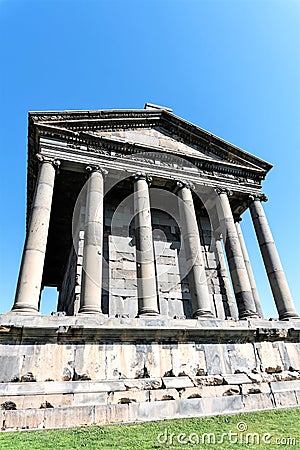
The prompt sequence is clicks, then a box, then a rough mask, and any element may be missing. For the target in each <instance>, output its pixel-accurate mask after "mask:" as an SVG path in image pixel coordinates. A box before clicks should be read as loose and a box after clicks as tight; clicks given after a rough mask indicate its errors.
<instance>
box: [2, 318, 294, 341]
mask: <svg viewBox="0 0 300 450" xmlns="http://www.w3.org/2000/svg"><path fill="white" fill-rule="evenodd" d="M36 338H38V339H39V341H40V342H45V341H46V342H53V343H56V342H59V343H63V342H73V341H74V340H81V341H83V342H91V341H95V340H103V339H109V340H111V341H116V340H121V341H133V342H136V341H143V342H145V341H153V340H154V341H158V342H161V341H164V340H173V341H176V342H186V341H187V340H189V339H197V340H198V342H206V341H208V340H209V342H211V343H214V342H216V343H221V342H260V341H275V340H277V341H278V340H284V341H298V340H299V338H300V321H299V320H291V321H268V320H262V319H260V320H258V319H257V320H253V319H252V320H222V319H208V320H203V319H202V320H200V319H197V320H196V319H193V320H184V319H176V320H175V319H169V318H164V317H162V316H160V317H155V318H136V319H128V318H109V317H101V318H97V317H84V316H39V315H37V316H23V315H21V314H20V315H18V314H13V313H7V314H3V315H0V342H19V341H20V340H21V341H22V342H31V341H32V340H34V339H36Z"/></svg>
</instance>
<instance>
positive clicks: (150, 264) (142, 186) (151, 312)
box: [134, 173, 159, 316]
mask: <svg viewBox="0 0 300 450" xmlns="http://www.w3.org/2000/svg"><path fill="white" fill-rule="evenodd" d="M150 182H151V178H150V177H148V176H147V175H146V174H144V173H138V174H136V176H135V177H134V216H135V237H136V266H137V289H138V315H139V316H155V315H157V314H159V311H158V302H157V288H156V278H155V264H154V249H153V239H152V223H151V212H150V197H149V186H148V183H150Z"/></svg>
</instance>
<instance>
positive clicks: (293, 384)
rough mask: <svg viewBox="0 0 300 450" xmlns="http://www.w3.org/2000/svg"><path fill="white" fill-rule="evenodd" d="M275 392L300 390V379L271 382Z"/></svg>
mask: <svg viewBox="0 0 300 450" xmlns="http://www.w3.org/2000/svg"><path fill="white" fill-rule="evenodd" d="M271 389H272V391H273V392H285V391H300V380H297V381H277V382H274V383H271Z"/></svg>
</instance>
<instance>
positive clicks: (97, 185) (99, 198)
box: [79, 166, 107, 314]
mask: <svg viewBox="0 0 300 450" xmlns="http://www.w3.org/2000/svg"><path fill="white" fill-rule="evenodd" d="M87 171H88V172H89V173H90V177H89V181H88V185H87V199H86V211H85V227H84V246H83V260H82V266H83V267H82V284H81V294H80V309H79V314H102V309H101V289H102V248H103V195H104V194H103V175H105V174H106V173H107V172H106V171H105V170H103V169H101V168H100V167H99V166H88V167H87Z"/></svg>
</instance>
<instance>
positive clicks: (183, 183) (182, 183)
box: [176, 180, 195, 192]
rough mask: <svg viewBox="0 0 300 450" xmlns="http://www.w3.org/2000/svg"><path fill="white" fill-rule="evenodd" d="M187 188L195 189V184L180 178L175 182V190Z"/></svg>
mask: <svg viewBox="0 0 300 450" xmlns="http://www.w3.org/2000/svg"><path fill="white" fill-rule="evenodd" d="M183 188H187V189H189V190H190V191H194V190H195V185H194V184H193V183H192V182H191V181H187V180H181V181H177V182H176V191H177V192H179V191H180V190H181V189H183Z"/></svg>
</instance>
